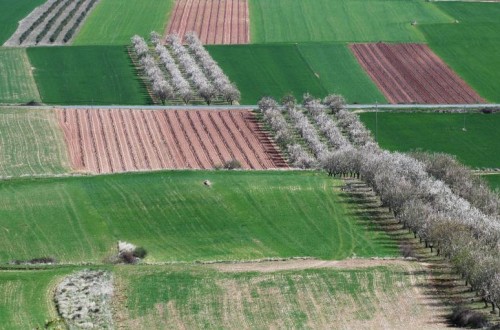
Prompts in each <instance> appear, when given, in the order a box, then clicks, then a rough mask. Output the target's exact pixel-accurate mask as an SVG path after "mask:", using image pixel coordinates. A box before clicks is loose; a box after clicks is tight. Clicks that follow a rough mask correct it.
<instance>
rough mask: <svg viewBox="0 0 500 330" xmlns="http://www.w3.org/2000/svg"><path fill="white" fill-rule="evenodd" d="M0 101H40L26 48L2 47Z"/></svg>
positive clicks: (0, 48) (11, 102)
mask: <svg viewBox="0 0 500 330" xmlns="http://www.w3.org/2000/svg"><path fill="white" fill-rule="evenodd" d="M0 72H1V73H2V74H1V75H0V103H8V104H13V103H27V102H30V101H35V102H40V95H39V93H38V88H37V85H36V83H35V79H34V78H33V71H32V68H31V63H30V61H29V58H28V55H27V54H26V49H24V48H3V47H0Z"/></svg>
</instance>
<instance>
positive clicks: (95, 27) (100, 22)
mask: <svg viewBox="0 0 500 330" xmlns="http://www.w3.org/2000/svg"><path fill="white" fill-rule="evenodd" d="M172 7H173V0H162V1H158V0H127V1H123V0H105V1H101V2H100V3H99V4H98V5H97V6H96V8H95V9H94V10H93V11H92V14H91V15H90V16H89V18H88V19H87V21H86V22H85V25H84V26H83V27H82V29H81V30H80V33H78V35H77V36H76V37H75V40H74V42H73V44H74V45H128V44H129V43H130V37H132V36H133V35H134V34H139V35H143V36H146V35H148V34H149V33H150V32H151V31H164V30H165V28H166V26H167V21H168V18H169V16H170V11H171V10H172Z"/></svg>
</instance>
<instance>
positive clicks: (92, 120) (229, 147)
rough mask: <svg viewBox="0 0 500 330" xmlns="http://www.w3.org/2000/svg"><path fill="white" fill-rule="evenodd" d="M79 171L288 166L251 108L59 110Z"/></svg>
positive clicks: (67, 142) (75, 168)
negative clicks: (232, 164)
mask: <svg viewBox="0 0 500 330" xmlns="http://www.w3.org/2000/svg"><path fill="white" fill-rule="evenodd" d="M57 114H58V119H59V124H60V126H61V127H62V129H63V131H64V136H65V141H66V144H67V147H68V151H69V155H70V159H71V164H72V167H73V169H74V170H75V171H84V172H91V173H115V172H125V171H137V170H157V169H211V168H214V167H216V166H220V165H222V164H224V163H225V162H227V161H230V160H237V161H239V162H240V163H241V165H242V168H244V169H269V168H286V167H288V166H287V164H286V162H285V161H284V159H283V158H282V156H281V154H280V153H279V152H278V150H277V148H275V146H274V144H273V142H272V141H271V139H270V137H269V136H268V135H267V134H266V132H264V131H263V130H262V128H261V126H260V124H259V122H258V121H257V119H256V118H255V116H254V114H253V113H252V112H250V111H248V110H230V111H226V110H220V111H219V110H165V111H156V110H155V111H149V110H121V109H120V110H115V109H113V110H108V109H106V110H105V109H61V110H57Z"/></svg>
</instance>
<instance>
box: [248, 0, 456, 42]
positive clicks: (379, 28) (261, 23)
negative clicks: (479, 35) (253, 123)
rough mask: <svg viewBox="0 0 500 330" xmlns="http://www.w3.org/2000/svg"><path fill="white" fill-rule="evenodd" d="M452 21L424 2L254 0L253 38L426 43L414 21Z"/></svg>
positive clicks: (264, 39) (286, 40)
mask: <svg viewBox="0 0 500 330" xmlns="http://www.w3.org/2000/svg"><path fill="white" fill-rule="evenodd" d="M414 21H416V22H418V24H428V23H451V22H453V19H452V18H451V17H450V16H448V15H447V14H446V13H445V12H443V11H441V10H440V9H439V8H438V7H437V6H436V5H435V4H434V3H432V2H426V1H423V0H410V1H404V0H375V1H363V0H336V1H331V0H315V1H303V0H273V1H269V0H252V1H250V24H251V40H252V42H254V43H260V42H303V41H343V42H378V41H394V42H410V41H424V40H425V39H424V36H423V35H422V33H421V32H420V31H419V30H418V29H417V28H416V27H415V26H412V24H411V23H412V22H414Z"/></svg>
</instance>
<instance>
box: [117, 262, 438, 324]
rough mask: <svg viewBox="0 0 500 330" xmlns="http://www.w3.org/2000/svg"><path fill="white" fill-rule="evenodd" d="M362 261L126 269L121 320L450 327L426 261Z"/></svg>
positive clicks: (121, 287)
mask: <svg viewBox="0 0 500 330" xmlns="http://www.w3.org/2000/svg"><path fill="white" fill-rule="evenodd" d="M355 265H356V260H353V261H352V267H353V268H351V269H349V267H347V268H344V269H336V268H321V269H304V270H293V271H279V272H272V273H259V272H243V273H220V272H217V271H214V270H209V269H203V268H201V267H199V266H198V267H194V266H191V267H190V266H187V267H186V266H183V267H168V268H167V267H156V268H154V267H149V268H148V269H147V270H146V269H144V268H142V269H140V268H130V267H120V268H118V269H116V274H117V275H116V278H117V281H118V283H119V292H120V295H121V300H120V301H119V303H118V308H117V311H118V313H117V315H118V316H119V317H117V318H116V319H117V320H118V325H119V326H121V327H123V328H125V329H152V328H202V327H210V328H241V327H244V328H268V327H271V328H273V327H276V328H303V327H307V328H328V327H330V326H331V325H332V324H336V325H337V326H338V327H342V328H357V329H360V328H366V329H367V328H370V329H374V328H392V329H396V328H397V329H400V328H401V329H402V328H405V327H406V326H408V325H409V324H411V326H412V327H415V328H425V329H434V328H440V329H441V328H445V327H446V324H444V320H443V318H442V317H441V315H440V313H441V312H442V311H443V307H438V306H440V304H439V301H437V300H436V299H434V297H432V296H431V293H430V291H426V290H424V289H423V288H422V287H425V285H426V284H428V281H429V277H430V272H429V270H428V269H427V268H426V267H425V266H422V265H420V264H418V263H410V262H407V263H404V262H402V263H401V264H400V265H390V264H386V265H381V266H378V267H377V266H375V267H368V268H356V266H355ZM124 306H127V307H124ZM441 306H442V305H441Z"/></svg>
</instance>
